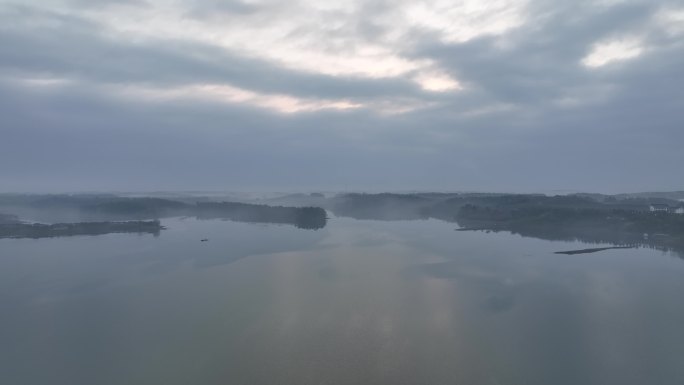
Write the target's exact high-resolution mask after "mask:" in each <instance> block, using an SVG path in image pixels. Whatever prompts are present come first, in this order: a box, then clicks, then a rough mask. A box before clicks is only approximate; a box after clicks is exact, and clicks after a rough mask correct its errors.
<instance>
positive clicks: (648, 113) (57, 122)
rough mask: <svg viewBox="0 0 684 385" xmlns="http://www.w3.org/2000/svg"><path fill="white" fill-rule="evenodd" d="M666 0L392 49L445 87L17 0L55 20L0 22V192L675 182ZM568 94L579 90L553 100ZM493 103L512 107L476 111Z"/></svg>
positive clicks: (673, 76)
mask: <svg viewBox="0 0 684 385" xmlns="http://www.w3.org/2000/svg"><path fill="white" fill-rule="evenodd" d="M664 4H666V3H665V2H648V3H646V2H632V3H626V4H617V5H614V6H611V7H602V8H592V7H590V6H589V5H588V3H586V2H583V3H572V4H558V2H549V1H545V2H543V1H537V2H535V3H534V5H533V7H532V8H531V9H530V12H532V14H533V15H542V14H543V15H546V16H545V17H532V20H533V22H531V24H527V25H525V26H522V27H521V28H519V29H517V30H516V31H512V32H511V33H509V34H507V35H506V36H505V37H484V38H479V39H475V40H471V41H469V42H466V43H461V44H444V43H440V42H437V40H436V38H435V37H434V36H429V34H424V35H421V36H420V39H419V38H418V35H415V36H414V38H415V39H416V40H417V41H419V43H418V44H417V46H415V49H414V50H412V51H410V52H403V54H405V55H408V56H410V57H412V58H416V59H430V60H434V61H436V62H437V63H439V64H440V65H441V66H442V68H445V69H446V70H447V71H449V72H450V73H452V74H454V75H455V76H456V77H457V78H458V79H459V80H461V81H463V82H464V83H465V84H466V86H467V87H468V89H467V91H465V92H461V93H455V94H449V95H441V96H439V95H437V96H434V95H430V94H427V93H424V92H422V91H419V90H416V89H415V86H414V85H412V84H408V83H407V82H406V81H404V80H392V79H390V80H372V79H371V80H367V79H357V78H344V77H328V76H321V75H314V74H308V73H306V72H304V71H293V70H289V69H283V68H280V67H278V66H276V65H274V64H272V63H267V62H263V61H259V60H254V59H249V58H244V57H241V56H239V55H235V54H231V53H230V52H227V51H223V50H219V49H217V48H216V47H208V46H200V45H196V44H190V43H180V42H173V41H166V42H156V44H144V45H136V44H133V43H131V42H125V41H111V40H107V39H106V38H104V37H103V36H102V35H101V34H100V33H99V29H98V28H99V27H98V26H97V25H96V24H91V23H88V22H86V21H84V20H82V19H79V18H77V17H72V16H69V15H67V14H50V13H47V12H44V13H40V12H39V11H37V10H35V9H33V10H31V9H25V10H24V11H22V12H30V14H32V16H31V17H42V18H51V19H50V20H57V21H59V20H61V21H59V22H53V23H52V24H53V25H57V27H53V29H38V28H34V27H29V26H28V24H22V23H26V22H27V20H29V19H28V18H24V17H22V18H17V17H10V18H5V20H4V21H6V23H2V24H0V64H1V65H2V67H0V75H2V76H0V115H1V116H3V123H2V127H1V128H0V137H1V139H2V140H0V179H1V180H2V182H3V188H4V189H6V190H30V189H41V190H45V189H52V190H75V189H88V190H92V189H101V190H105V189H142V190H154V189H242V188H255V189H300V190H306V189H320V188H325V189H342V190H354V189H385V190H392V189H437V190H458V189H463V190H496V191H502V190H513V191H537V190H544V189H546V190H551V189H565V190H590V191H605V192H618V191H635V190H646V189H648V190H653V189H682V187H683V186H682V181H681V178H679V177H678V175H679V173H680V170H679V169H680V168H681V164H684V151H682V150H681V143H683V142H684V130H683V129H682V126H681V122H682V120H683V118H684V116H683V113H682V111H684V94H683V93H682V92H681V87H682V80H681V79H684V45H683V43H681V42H680V41H678V39H677V38H676V37H672V36H668V35H667V34H663V33H660V32H658V31H657V29H653V26H651V25H649V24H648V23H649V20H651V16H652V15H653V14H654V12H656V11H657V10H658V9H659V8H660V7H661V6H662V5H664ZM375 6H378V7H382V6H383V3H382V2H377V3H375ZM549 11H553V12H551V13H549ZM12 20H14V21H12ZM10 21H12V22H11V23H10ZM366 27H368V28H370V29H373V28H379V29H380V30H378V33H381V28H382V26H381V25H379V24H374V23H373V20H372V17H367V18H360V19H359V24H358V25H356V26H350V27H349V28H351V29H352V30H354V31H356V32H354V33H359V34H361V35H363V34H364V33H369V34H370V35H372V34H373V33H372V32H368V31H369V30H366V29H365V28H366ZM633 30H637V31H640V32H643V33H645V34H646V35H645V36H646V44H647V45H648V46H649V48H648V49H647V51H646V52H645V53H644V54H643V55H642V56H641V57H639V58H635V59H632V60H628V61H624V62H620V63H616V64H611V65H609V66H607V67H606V68H600V69H596V70H589V69H586V68H584V67H582V66H581V65H580V63H579V62H580V60H581V59H582V57H583V56H584V55H585V54H586V53H587V52H588V51H589V49H590V48H591V45H592V44H593V43H595V42H596V41H599V40H601V39H604V38H610V37H613V36H619V35H620V34H623V33H625V32H630V31H633ZM345 33H346V32H345ZM421 39H422V40H421ZM502 41H503V42H504V43H505V44H504V45H503V46H502V45H501V44H500V43H501V42H502ZM27 74H29V75H30V74H34V75H35V74H46V75H54V76H68V77H73V78H75V81H74V83H72V84H70V85H68V86H61V87H55V88H50V87H43V88H39V87H32V88H31V87H27V86H25V85H23V84H22V83H21V81H18V80H16V79H14V78H16V77H19V76H20V75H21V76H24V75H27ZM129 82H130V83H138V84H140V83H142V84H152V85H182V84H188V83H194V82H230V83H231V84H235V85H237V86H241V87H244V88H247V89H250V90H257V91H261V92H282V93H287V94H291V95H299V96H306V97H312V98H317V97H326V98H338V97H339V98H342V97H350V98H366V99H372V98H376V99H377V100H383V99H385V98H389V97H396V96H399V97H413V98H418V99H420V100H425V101H438V102H439V103H436V104H435V105H434V106H432V107H430V108H425V109H421V110H418V111H413V112H410V113H406V114H401V115H381V114H376V113H374V112H373V111H367V110H360V111H347V112H333V111H318V112H309V113H301V114H294V115H282V114H277V113H273V112H269V111H267V110H263V109H258V108H255V107H248V106H244V105H226V104H218V103H210V102H207V101H192V100H182V101H179V100H175V101H174V100H172V101H166V102H158V103H147V102H141V101H139V100H127V99H123V98H121V97H117V96H115V95H111V94H109V93H107V92H106V88H105V87H103V86H104V85H106V84H110V83H122V84H123V83H129ZM564 97H574V98H576V99H577V101H578V103H577V104H576V105H562V104H558V101H559V100H561V99H563V98H564ZM498 105H503V106H509V107H510V108H508V109H502V110H500V111H497V110H492V111H489V112H487V109H488V108H490V109H491V108H492V107H496V106H498ZM478 111H484V112H481V113H478Z"/></svg>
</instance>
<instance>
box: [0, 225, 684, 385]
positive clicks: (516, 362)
mask: <svg viewBox="0 0 684 385" xmlns="http://www.w3.org/2000/svg"><path fill="white" fill-rule="evenodd" d="M163 224H164V225H165V226H166V227H167V228H168V229H167V230H165V231H163V232H162V233H161V234H160V236H158V237H153V236H149V235H130V234H110V235H104V236H97V237H68V238H53V239H39V240H14V239H4V240H0V250H2V253H1V256H0V309H2V312H1V313H0V314H1V315H0V326H1V327H0V339H1V340H2V341H3V344H2V345H0V358H1V359H0V373H3V374H2V376H3V381H6V382H7V383H12V384H45V383H50V384H59V385H61V384H64V385H68V384H81V383H83V384H85V383H97V384H124V383H125V384H151V383H164V384H179V385H180V384H187V383H202V384H209V385H211V384H225V383H233V384H255V383H273V384H275V383H277V384H321V383H326V384H420V383H440V384H441V383H468V384H507V383H525V384H540V385H541V384H550V383H553V384H568V385H570V384H578V383H582V384H613V383H616V384H617V383H620V384H635V385H637V384H644V383H658V384H673V385H675V384H679V383H681V381H682V380H683V379H684V369H683V368H682V365H681V360H680V358H681V357H682V356H684V331H682V328H681V325H682V324H683V322H684V309H682V307H681V306H679V305H680V304H681V294H682V293H684V279H682V278H683V277H684V261H682V260H681V259H680V258H678V257H677V256H676V255H674V254H670V253H662V252H658V251H654V250H650V249H639V248H637V249H614V250H606V251H603V252H601V253H596V254H587V255H572V256H567V255H557V254H554V252H555V251H558V250H571V249H581V248H583V247H584V245H583V244H581V243H579V242H551V241H544V240H539V239H534V238H523V237H520V236H518V235H512V234H510V233H504V232H502V233H485V232H456V231H454V228H455V226H454V225H453V224H450V223H446V222H442V221H436V220H420V221H374V220H369V221H359V220H354V219H349V218H336V217H334V218H332V219H331V220H330V221H329V222H328V225H327V226H326V227H325V228H323V229H319V230H316V231H312V230H301V229H298V228H296V227H294V226H288V225H273V224H249V223H237V222H230V221H221V220H197V219H192V218H185V219H182V218H172V219H167V220H164V221H163ZM201 239H208V241H207V242H200V240H201Z"/></svg>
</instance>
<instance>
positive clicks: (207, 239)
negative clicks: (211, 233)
mask: <svg viewBox="0 0 684 385" xmlns="http://www.w3.org/2000/svg"><path fill="white" fill-rule="evenodd" d="M207 241H209V238H204V239H200V242H207Z"/></svg>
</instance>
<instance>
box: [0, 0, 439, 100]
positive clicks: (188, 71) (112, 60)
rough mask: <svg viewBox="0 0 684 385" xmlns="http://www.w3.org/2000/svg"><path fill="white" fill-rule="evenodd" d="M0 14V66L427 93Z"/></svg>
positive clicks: (15, 12) (158, 80)
mask: <svg viewBox="0 0 684 385" xmlns="http://www.w3.org/2000/svg"><path fill="white" fill-rule="evenodd" d="M0 17H2V19H3V20H2V25H3V27H0V28H1V29H2V32H3V33H2V35H0V47H2V48H0V50H1V52H2V55H1V56H0V66H1V67H4V68H5V71H7V70H13V71H15V72H29V71H30V72H35V73H43V74H50V75H53V76H74V77H83V78H87V79H90V80H93V81H101V82H115V83H130V82H140V83H146V84H153V85H157V86H179V85H186V84H202V83H229V84H231V85H234V86H237V87H243V88H247V89H250V90H254V91H258V92H266V93H285V94H289V95H294V96H300V97H322V98H361V99H363V98H374V97H382V96H388V95H389V96H402V95H403V96H409V97H413V96H415V97H418V96H420V97H422V98H433V97H435V96H432V95H429V94H426V93H425V92H423V91H422V90H420V89H419V88H418V87H417V86H416V85H415V84H413V83H411V82H407V81H405V80H400V79H398V80H397V79H361V78H355V77H351V76H347V77H345V76H335V77H333V76H325V75H316V74H310V73H306V72H303V71H296V70H291V69H286V68H283V67H280V66H277V65H274V64H272V63H268V62H265V61H260V60H257V59H253V58H248V57H245V56H241V55H238V54H235V53H231V52H229V51H227V50H225V49H223V48H220V47H215V46H209V45H204V44H200V43H188V42H179V41H154V42H147V43H132V42H125V41H114V40H112V39H111V38H108V37H106V36H104V33H103V32H102V31H101V30H100V28H99V27H98V26H97V25H94V24H92V23H89V22H88V21H85V20H83V19H79V18H75V17H66V16H64V15H61V14H54V13H47V12H41V11H36V10H33V9H30V8H19V9H16V8H15V9H11V10H10V11H9V12H5V13H4V14H1V15H0ZM33 17H36V18H37V17H40V18H41V19H50V20H52V21H55V22H56V24H57V25H58V27H57V28H55V27H52V26H47V27H31V28H27V27H26V24H27V23H28V22H30V20H31V18H33ZM17 18H19V20H20V21H19V22H16V21H15V20H17Z"/></svg>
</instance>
